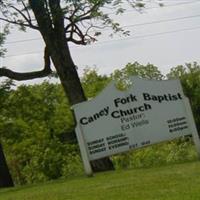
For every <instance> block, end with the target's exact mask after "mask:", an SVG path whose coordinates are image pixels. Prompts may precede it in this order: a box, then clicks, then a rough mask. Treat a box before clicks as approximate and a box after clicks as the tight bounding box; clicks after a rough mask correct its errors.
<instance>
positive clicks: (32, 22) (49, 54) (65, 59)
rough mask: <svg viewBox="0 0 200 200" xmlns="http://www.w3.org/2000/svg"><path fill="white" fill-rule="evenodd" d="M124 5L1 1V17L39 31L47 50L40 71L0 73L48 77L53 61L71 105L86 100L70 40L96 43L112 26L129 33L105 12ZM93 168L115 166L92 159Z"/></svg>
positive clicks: (116, 0)
mask: <svg viewBox="0 0 200 200" xmlns="http://www.w3.org/2000/svg"><path fill="white" fill-rule="evenodd" d="M127 1H128V2H129V3H130V4H131V5H132V6H133V7H135V6H138V7H142V6H143V3H142V1H138V0H127ZM121 4H122V1H120V0H80V1H78V0H16V1H14V0H3V1H2V0H1V1H0V10H1V13H2V15H1V17H0V19H1V20H3V21H4V22H7V23H9V24H13V25H17V26H20V28H21V30H25V29H26V28H31V29H33V30H36V31H39V32H40V34H41V36H42V38H43V40H44V43H45V50H44V68H43V69H42V70H41V71H34V72H28V73H18V72H14V71H12V70H10V69H8V68H6V67H3V68H0V76H6V77H8V78H11V79H15V80H19V81H20V80H28V79H34V78H41V77H45V76H47V75H50V74H51V73H52V70H51V65H50V64H51V61H52V63H53V65H54V66H55V68H56V72H57V74H58V76H59V78H60V81H61V84H62V85H63V88H64V91H65V93H66V95H67V97H68V99H69V102H70V104H71V105H73V104H76V103H80V102H82V101H85V100H86V97H85V95H84V92H83V89H82V86H81V83H80V79H79V76H78V73H77V69H76V66H75V64H74V62H73V60H72V57H71V54H70V49H69V42H72V43H74V44H77V45H86V44H88V43H90V42H93V41H95V40H96V37H97V36H98V35H99V34H100V31H99V30H101V28H103V27H111V28H112V30H113V31H114V32H119V31H120V32H122V33H123V34H126V33H127V32H126V31H123V30H122V29H121V28H120V26H119V24H118V23H114V21H113V20H112V19H110V18H109V15H108V14H104V12H103V10H104V7H105V6H106V7H110V8H111V9H113V8H115V9H116V12H118V13H119V12H123V9H122V8H121V6H120V5H121ZM94 29H95V31H94ZM91 30H92V31H91ZM92 167H93V170H94V171H102V170H106V169H113V166H112V163H111V162H110V160H109V159H108V158H105V159H101V160H98V161H93V162H92Z"/></svg>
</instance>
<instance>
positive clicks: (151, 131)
mask: <svg viewBox="0 0 200 200" xmlns="http://www.w3.org/2000/svg"><path fill="white" fill-rule="evenodd" d="M131 80H132V83H133V85H132V86H131V87H130V88H129V89H128V90H126V91H119V90H118V89H117V88H116V87H115V83H114V82H111V83H110V84H109V85H108V86H107V87H106V88H105V89H104V90H103V91H102V92H101V93H100V94H99V95H98V96H97V97H96V98H94V99H92V100H90V101H86V102H83V103H80V104H76V105H74V106H73V109H74V114H75V117H76V121H77V127H76V134H77V138H78V142H79V146H80V150H81V155H82V159H83V162H84V167H85V171H86V174H87V175H89V176H91V175H92V169H91V166H90V161H91V160H96V159H99V158H103V157H107V156H110V155H114V154H117V153H121V152H125V151H129V150H133V149H137V148H141V147H145V146H148V145H152V144H156V143H159V142H163V141H169V140H173V139H175V138H178V137H183V136H186V135H192V136H193V139H194V143H195V145H196V148H197V152H198V155H199V157H200V140H199V136H198V133H197V130H196V127H195V124H194V119H193V116H192V112H191V108H190V105H189V102H188V100H187V97H185V96H184V94H183V90H182V87H181V84H180V81H179V80H165V81H157V80H147V79H141V78H138V77H135V76H133V77H131Z"/></svg>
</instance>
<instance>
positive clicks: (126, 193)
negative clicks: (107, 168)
mask: <svg viewBox="0 0 200 200" xmlns="http://www.w3.org/2000/svg"><path fill="white" fill-rule="evenodd" d="M68 199H73V200H107V199H108V200H129V199H130V200H144V199H145V200H189V199H190V200H200V162H192V163H184V164H177V165H171V166H165V167H157V168H149V169H134V170H123V171H114V172H106V173H99V174H96V175H95V176H94V177H92V178H87V177H85V176H83V177H77V178H72V179H70V180H60V181H56V182H49V183H46V184H39V185H32V186H26V187H16V188H13V189H1V190H0V200H68Z"/></svg>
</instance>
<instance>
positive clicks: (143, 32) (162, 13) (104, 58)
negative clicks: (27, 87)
mask: <svg viewBox="0 0 200 200" xmlns="http://www.w3.org/2000/svg"><path fill="white" fill-rule="evenodd" d="M148 1H151V0H148ZM163 2H164V3H165V5H166V6H165V7H160V8H155V7H156V6H155V4H149V7H150V8H148V9H146V10H144V11H143V12H142V13H140V12H136V11H134V10H130V9H128V11H126V12H125V13H124V14H123V15H120V16H117V17H115V16H114V18H115V19H116V20H117V21H119V22H120V23H121V25H122V26H129V27H127V30H130V31H131V35H130V37H126V38H125V37H119V36H115V37H114V38H108V37H107V36H106V33H108V32H107V31H103V37H101V39H100V40H99V41H98V42H97V43H95V44H92V45H90V46H84V47H83V46H79V47H77V46H75V45H72V47H71V52H72V57H73V59H74V62H75V64H76V65H77V66H78V68H79V74H80V75H81V74H82V71H83V69H84V68H85V67H86V66H89V67H94V66H96V67H97V68H98V69H99V73H101V74H110V73H112V72H113V71H114V70H115V69H120V68H123V67H124V66H125V65H126V64H127V63H128V62H135V61H138V62H139V63H141V64H147V63H152V64H154V65H156V66H157V67H158V68H159V70H161V71H162V72H163V73H167V72H168V71H169V69H170V68H171V67H175V66H177V65H178V64H184V63H186V62H193V61H197V62H198V61H200V54H199V52H200V37H199V35H200V12H199V11H200V0H168V1H165V0H164V1H163ZM177 4H180V5H177ZM152 7H154V8H152ZM166 20H169V21H166ZM156 21H157V23H155V22H156ZM158 21H162V22H161V23H158ZM147 23H149V24H147ZM135 24H136V25H135ZM138 24H140V25H138ZM141 24H144V25H141ZM131 25H135V26H131ZM37 38H40V35H39V33H37V32H36V31H34V32H33V31H31V32H30V31H29V32H27V33H21V32H18V31H14V30H13V33H12V34H10V35H9V36H8V38H7V41H6V44H5V47H6V48H7V54H6V57H5V58H4V59H3V60H2V61H1V65H2V66H6V67H8V68H10V69H13V70H16V71H31V70H39V69H42V67H43V53H42V52H43V46H44V45H43V42H42V40H41V39H37ZM29 39H36V40H29ZM22 40H29V41H24V42H22ZM16 41H20V42H16ZM35 82H36V80H34V81H28V82H24V83H35ZM37 82H38V80H37Z"/></svg>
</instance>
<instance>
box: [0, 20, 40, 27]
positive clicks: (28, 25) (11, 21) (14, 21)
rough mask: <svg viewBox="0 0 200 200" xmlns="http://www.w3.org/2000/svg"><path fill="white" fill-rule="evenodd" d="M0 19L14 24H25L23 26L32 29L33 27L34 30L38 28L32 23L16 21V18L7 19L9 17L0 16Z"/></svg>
mask: <svg viewBox="0 0 200 200" xmlns="http://www.w3.org/2000/svg"><path fill="white" fill-rule="evenodd" d="M0 20H2V21H4V22H8V23H11V24H14V25H19V26H25V27H29V28H32V29H35V30H39V28H38V27H37V26H35V25H33V24H31V25H30V24H25V23H23V22H19V21H16V20H9V19H6V18H2V17H0Z"/></svg>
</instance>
